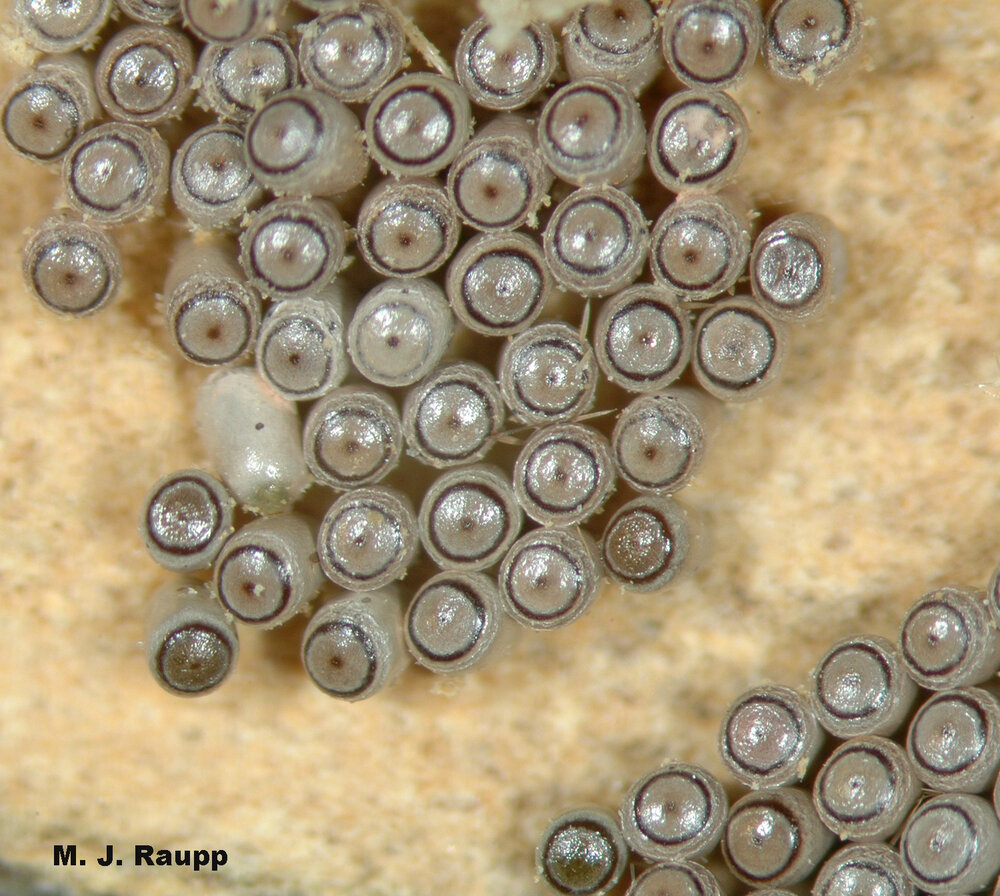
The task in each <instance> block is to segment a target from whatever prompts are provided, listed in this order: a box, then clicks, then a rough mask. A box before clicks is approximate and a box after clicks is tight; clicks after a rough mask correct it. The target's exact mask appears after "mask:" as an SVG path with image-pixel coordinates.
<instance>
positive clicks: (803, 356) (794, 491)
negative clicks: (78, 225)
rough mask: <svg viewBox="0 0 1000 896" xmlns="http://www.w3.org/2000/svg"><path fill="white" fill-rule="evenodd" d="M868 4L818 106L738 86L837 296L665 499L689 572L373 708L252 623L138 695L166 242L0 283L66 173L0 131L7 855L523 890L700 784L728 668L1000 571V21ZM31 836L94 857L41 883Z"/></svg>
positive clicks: (158, 231)
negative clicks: (47, 289)
mask: <svg viewBox="0 0 1000 896" xmlns="http://www.w3.org/2000/svg"><path fill="white" fill-rule="evenodd" d="M865 6H866V12H867V13H868V15H869V16H870V18H871V19H872V20H873V21H872V26H871V28H870V34H869V38H870V39H869V40H868V42H867V45H866V48H865V51H864V53H863V56H864V58H863V60H862V64H861V66H860V67H859V69H858V70H856V71H855V73H854V75H853V77H852V78H850V79H849V80H847V81H845V82H844V83H843V84H841V85H837V86H834V87H831V88H829V89H824V90H822V91H819V92H815V91H811V90H805V89H801V90H798V89H789V88H788V87H785V86H783V85H780V84H777V83H775V82H774V81H772V80H771V79H770V78H769V77H768V76H767V75H766V73H765V72H764V71H763V70H762V69H758V70H757V71H755V72H754V74H753V77H752V78H751V80H750V82H749V83H748V84H747V85H745V86H744V87H743V88H741V89H740V90H739V91H738V92H737V95H738V98H739V100H740V101H741V102H742V104H743V105H744V108H745V109H746V111H747V114H748V117H749V118H750V121H751V126H752V130H753V136H752V142H751V145H750V149H749V152H748V154H747V157H746V160H745V163H744V167H743V175H742V179H741V183H742V185H743V186H744V188H745V189H746V190H747V191H748V192H749V193H750V195H751V196H752V197H753V199H754V200H755V202H756V203H757V204H758V206H762V207H766V208H768V209H770V210H772V211H775V210H779V211H780V210H784V209H789V210H791V209H801V210H811V211H818V212H822V213H825V214H827V215H829V216H830V217H831V218H833V219H834V220H835V221H836V222H837V223H838V224H839V225H840V226H841V227H842V228H843V229H844V231H845V232H846V233H847V236H848V241H849V245H850V251H851V261H852V266H851V274H850V278H849V282H848V287H847V291H846V295H845V296H844V297H843V299H842V301H841V302H840V303H839V304H838V305H837V306H836V307H835V308H834V309H833V310H832V312H831V313H830V314H829V315H828V316H827V317H826V318H825V319H823V320H822V321H819V322H815V323H811V324H809V325H807V326H802V327H798V328H795V330H794V332H793V340H792V344H791V350H790V352H789V357H788V361H787V365H786V369H785V373H784V376H783V378H782V380H781V382H780V383H779V384H778V385H777V386H776V388H774V389H773V390H772V391H771V392H769V393H767V394H766V395H765V396H764V397H762V398H761V399H760V400H759V401H757V402H754V403H753V404H752V405H750V406H748V407H745V408H743V409H739V410H733V411H731V412H729V413H727V414H726V415H725V419H724V420H723V421H722V423H721V425H720V427H719V431H718V433H717V438H716V439H715V441H714V443H713V444H712V446H711V450H710V457H709V461H708V464H707V467H706V468H705V470H704V472H703V474H702V475H701V476H700V478H699V480H698V482H697V483H696V484H695V485H694V486H693V487H692V488H691V489H690V490H689V491H688V492H687V493H686V494H685V495H684V499H685V501H686V502H687V503H688V504H689V505H691V506H693V507H695V508H696V509H697V510H699V511H700V512H701V514H702V516H703V518H704V523H705V530H706V532H707V533H708V535H709V536H710V539H711V541H712V543H713V545H712V550H711V552H710V553H709V555H708V557H707V560H706V562H705V565H704V567H703V568H702V570H701V571H700V572H699V573H698V574H697V575H695V576H693V577H691V578H689V579H687V580H686V581H684V582H683V583H682V584H679V585H678V586H677V587H674V588H671V589H670V590H669V591H668V592H667V593H665V594H663V595H662V596H661V595H657V596H646V597H638V596H630V595H625V594H621V593H618V592H617V591H616V590H614V589H609V590H608V592H607V593H606V594H604V595H603V598H602V599H601V600H600V601H599V602H598V603H597V605H596V606H595V608H594V609H593V610H592V611H591V612H590V613H589V614H588V615H587V616H585V617H584V618H583V619H582V620H581V621H580V622H578V623H577V624H575V625H574V626H572V627H570V628H568V629H566V630H563V631H560V632H557V633H552V634H548V635H540V634H525V635H524V636H523V637H521V638H520V639H519V640H518V641H517V643H516V644H515V645H514V646H513V647H512V648H511V649H510V650H509V652H508V654H507V655H506V656H505V657H503V658H502V661H500V662H497V663H494V664H492V665H491V666H490V667H489V668H487V669H483V670H482V671H477V672H474V673H472V674H469V675H465V676H463V677H461V678H460V679H457V680H455V681H447V682H442V681H441V680H439V679H436V678H433V677H431V676H430V675H428V674H423V673H418V672H411V673H409V674H407V676H406V677H405V679H404V681H403V683H402V684H401V685H400V686H399V687H397V688H396V689H395V690H393V691H392V692H391V693H388V694H385V695H382V696H380V697H379V698H378V699H375V700H372V701H370V702H368V703H366V704H362V705H350V706H347V705H340V704H339V703H336V702H332V701H330V700H328V699H326V698H324V697H323V696H322V695H321V694H320V693H319V692H318V691H317V690H316V689H315V688H314V687H313V686H312V685H311V684H310V683H309V682H308V681H307V680H306V679H305V677H304V675H303V673H302V671H301V669H300V668H299V663H298V658H297V650H298V637H299V635H300V632H301V626H298V625H292V626H290V628H289V630H288V631H279V632H277V633H272V634H270V635H266V636H264V635H260V634H258V633H255V632H244V637H243V651H242V655H241V657H240V664H239V668H238V669H237V671H236V673H235V675H234V677H233V678H232V680H230V681H229V682H228V683H227V685H226V686H225V687H224V688H223V689H222V690H221V691H220V692H218V693H217V694H215V695H213V696H210V697H208V698H206V699H203V700H195V701H183V700H177V699H172V698H170V697H169V696H168V695H166V694H164V693H162V692H161V691H160V690H159V689H158V688H157V687H156V686H155V685H154V684H153V683H152V682H151V680H150V678H149V675H148V673H147V671H146V668H145V664H144V659H143V651H142V647H141V643H140V642H141V640H142V638H143V617H144V612H145V605H146V601H147V597H148V595H149V593H150V592H151V590H152V589H153V588H154V587H155V585H156V584H158V583H159V582H160V581H162V580H163V579H164V575H163V574H162V573H161V572H159V571H158V570H157V569H156V568H155V567H154V566H153V564H152V563H151V562H150V561H149V560H148V558H147V556H146V555H145V552H144V550H143V548H142V545H141V543H140V542H139V540H138V537H137V535H136V509H137V507H138V506H139V503H140V501H141V499H142V497H143V495H144V493H145V491H146V489H147V488H148V486H149V485H150V484H151V483H152V482H153V481H154V480H155V479H156V478H157V477H158V476H159V475H161V474H162V473H163V472H165V471H167V470H169V469H173V468H177V467H181V466H187V465H191V464H196V463H199V462H201V457H200V450H199V446H198V444H197V442H196V440H195V437H194V434H193V431H192V426H191V414H192V407H193V394H194V388H195V387H196V385H197V383H198V382H199V381H200V380H201V378H202V376H203V374H202V373H201V372H200V371H195V370H193V369H191V368H189V367H185V366H183V365H182V363H181V362H180V361H178V360H176V359H175V357H174V356H173V355H172V353H171V352H170V350H169V347H168V346H167V343H166V340H165V338H164V335H163V332H162V328H161V326H160V324H159V323H158V318H157V314H156V310H155V307H154V293H155V291H156V290H157V289H158V287H159V284H160V283H161V281H162V277H163V274H164V271H165V253H166V250H167V249H168V247H169V246H170V245H172V243H173V241H174V240H175V239H176V238H177V236H178V235H179V232H180V231H179V227H178V225H176V224H174V223H171V222H160V223H157V224H155V225H150V224H144V225H139V226H134V227H129V228H127V229H125V230H124V231H122V234H121V235H122V238H123V247H124V250H125V253H126V268H127V275H128V282H127V285H126V288H125V290H124V294H123V295H122V297H121V299H120V301H118V302H117V303H116V305H115V306H114V307H113V308H111V309H110V310H108V311H107V312H106V313H104V314H101V315H98V316H96V317H94V318H92V319H89V320H85V321H63V320H57V319H55V318H54V317H52V316H49V315H48V314H46V313H45V312H44V311H42V310H40V309H39V308H37V307H35V305H34V304H33V303H32V302H31V301H30V300H29V298H28V297H27V295H26V293H25V291H24V289H23V287H22V284H21V278H20V270H19V252H20V246H21V243H22V240H23V236H22V233H23V231H24V229H25V228H26V227H28V226H30V225H33V224H34V223H36V222H37V221H39V220H41V218H42V217H43V216H44V215H45V214H46V212H47V211H48V210H49V208H50V207H51V206H52V203H53V201H54V199H55V198H56V195H57V184H56V181H55V179H54V178H53V177H51V176H50V175H49V174H48V173H46V172H44V171H40V170H38V169H35V168H32V167H31V166H29V165H28V164H27V163H25V162H22V161H20V160H18V159H15V158H13V156H12V154H10V153H9V152H6V151H5V152H4V153H3V164H2V166H0V289H2V294H3V323H2V326H0V582H2V589H3V598H2V617H0V619H2V621H0V806H2V808H0V863H2V864H3V865H4V866H6V867H7V868H8V869H14V870H15V871H16V875H19V876H20V879H21V880H28V879H38V880H44V881H47V882H51V883H53V884H56V885H57V886H58V887H61V888H62V890H61V891H65V892H68V893H81V894H140V896H147V894H148V896H157V894H169V896H175V894H177V893H181V892H185V893H192V894H201V893H204V894H230V893H232V894H248V896H249V894H255V896H256V894H260V896H264V894H267V896H285V894H289V896H291V894H296V896H298V894H319V893H325V894H351V896H376V894H393V896H403V894H416V896H440V894H445V893H462V894H465V896H520V894H529V893H534V892H537V891H539V890H540V887H539V885H538V884H536V883H535V882H534V880H533V867H532V851H533V848H534V843H535V840H536V838H537V836H538V834H539V832H540V831H541V829H542V828H543V827H544V825H545V823H546V821H547V819H548V818H549V817H550V816H551V815H553V814H554V813H555V812H557V811H560V810H562V809H564V808H568V807H570V806H575V805H579V804H581V803H588V802H598V803H604V804H607V805H615V804H617V802H618V800H619V799H620V797H621V795H622V794H623V793H624V791H625V790H626V788H627V786H628V785H629V784H630V783H631V782H632V781H633V780H634V779H635V778H637V777H638V776H639V775H640V774H642V773H643V772H645V771H647V770H648V769H649V768H651V767H652V766H654V765H655V764H656V763H658V762H659V761H660V760H661V759H663V758H666V757H677V758H682V759H687V760H693V761H697V762H702V763H704V764H706V765H708V766H709V767H710V768H712V769H713V770H719V762H718V760H717V758H716V753H715V747H714V740H715V734H716V729H717V725H718V722H719V719H720V715H721V713H722V712H723V710H724V708H725V706H726V705H727V704H728V702H729V701H730V700H731V699H732V698H733V697H734V696H735V695H736V694H737V693H739V692H740V691H741V690H742V689H744V688H745V687H747V686H749V685H751V684H754V683H757V682H760V681H762V680H771V681H776V682H780V683H784V684H791V685H797V684H800V683H802V682H804V681H805V678H806V676H807V674H808V670H809V669H810V667H811V665H812V664H813V662H814V661H815V660H816V659H817V658H818V656H819V654H820V653H821V651H822V650H823V649H824V648H825V647H826V646H827V645H828V644H829V643H830V642H831V641H832V640H833V639H835V638H836V637H839V636H842V635H846V634H850V633H852V632H858V631H862V630H864V631H869V632H874V633H879V634H884V635H888V636H890V637H893V636H894V631H895V627H896V625H897V624H898V621H899V619H900V618H901V616H902V614H903V611H904V609H905V607H906V606H907V605H908V604H909V603H910V602H911V601H912V600H913V599H915V598H916V597H917V596H919V595H920V594H921V593H923V592H924V591H927V590H929V589H930V588H932V587H933V586H936V585H940V584H944V583H958V584H970V585H975V586H980V587H982V586H984V585H985V583H986V581H987V579H988V577H989V575H990V573H991V571H992V569H993V568H994V567H995V566H996V564H997V561H998V559H1000V551H998V543H997V542H998V537H997V535H998V531H1000V484H998V483H1000V475H998V473H1000V398H998V397H996V395H995V394H992V393H991V392H990V390H988V389H983V388H981V384H984V383H987V384H988V383H991V382H995V381H997V380H1000V368H998V363H997V357H998V351H1000V300H998V287H997V283H998V274H1000V216H998V214H997V209H998V208H1000V94H998V92H997V89H996V79H997V62H998V59H1000V6H995V5H993V4H989V3H982V2H979V0H951V2H947V3H930V2H927V0H867V2H866V4H865ZM443 8H444V4H435V6H434V7H433V8H431V7H428V8H427V10H426V11H418V13H417V21H418V22H419V23H420V24H421V25H422V26H423V27H424V28H425V30H427V31H428V32H431V33H434V32H438V33H442V34H444V38H443V39H442V44H443V46H444V47H445V50H446V54H447V53H450V51H451V47H453V45H454V42H455V40H456V37H457V31H454V30H452V28H453V26H454V27H455V28H457V26H458V24H459V22H457V21H454V19H455V15H454V10H450V9H449V10H448V11H447V17H446V18H440V17H441V16H442V10H443ZM470 17H471V13H470V12H466V13H464V14H463V15H462V16H461V17H460V18H461V20H462V22H464V21H467V20H468V19H469V18H470ZM435 22H436V23H437V24H436V25H435ZM8 70H11V69H10V68H9V67H8ZM53 843H76V844H78V847H79V850H80V853H81V855H83V856H92V857H93V858H91V860H90V861H88V865H87V867H86V868H75V869H66V868H60V869H55V868H53V867H52V846H53ZM108 843H114V844H116V845H117V846H118V847H119V848H120V849H125V850H130V849H131V847H132V845H133V844H136V843H149V844H154V845H155V846H156V847H157V848H170V849H174V848H209V849H212V848H216V849H226V850H227V851H228V853H229V864H228V865H227V866H226V868H224V869H223V870H221V871H219V872H218V873H215V874H212V873H210V872H206V871H202V872H200V873H198V874H197V875H195V874H193V873H191V872H190V871H188V870H186V869H133V868H129V867H128V865H129V864H130V863H129V862H128V861H126V865H125V866H124V867H122V868H111V869H101V868H99V867H97V865H96V861H94V859H96V857H97V855H98V854H102V853H103V850H104V847H105V844H108ZM126 858H128V857H126ZM7 874H8V877H10V875H11V872H9V871H8V872H7ZM0 879H2V878H0ZM13 879H14V878H13V877H10V880H13ZM13 887H14V884H13V883H10V882H8V888H9V889H13ZM61 891H60V892H61Z"/></svg>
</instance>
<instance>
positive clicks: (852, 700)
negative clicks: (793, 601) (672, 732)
mask: <svg viewBox="0 0 1000 896" xmlns="http://www.w3.org/2000/svg"><path fill="white" fill-rule="evenodd" d="M998 627H1000V570H998V571H997V573H995V574H994V576H993V580H992V582H991V583H990V586H989V589H988V591H987V592H983V591H977V590H975V589H968V588H952V587H948V588H941V589H938V590H936V591H932V592H930V593H928V594H925V595H923V596H922V597H921V598H919V599H918V600H917V601H916V602H915V603H914V604H913V605H912V606H911V607H910V609H909V611H908V613H907V614H906V617H905V619H904V620H903V623H902V625H901V626H900V630H899V637H898V639H897V642H896V643H895V644H893V643H891V642H890V641H888V640H887V639H885V638H882V637H877V636H873V635H858V636H854V637H849V638H844V639H842V640H841V641H838V642H837V643H836V644H834V645H833V646H832V647H831V648H830V649H829V650H827V651H826V653H825V654H824V655H823V657H822V658H821V659H820V661H819V663H818V664H817V665H816V667H815V668H814V669H813V672H812V676H811V679H810V682H809V687H808V690H807V691H805V692H799V691H796V690H793V689H791V688H787V687H779V686H774V685H762V686H759V687H755V688H751V689H749V690H748V691H746V692H745V693H744V694H742V695H741V696H740V697H738V698H737V699H736V700H735V701H734V702H733V703H732V705H731V706H730V707H729V709H728V710H727V712H726V714H725V716H724V717H723V720H722V725H721V726H720V731H719V740H718V748H719V752H720V755H721V757H722V761H723V763H724V765H725V766H726V768H727V769H728V770H729V771H730V772H731V774H732V775H733V777H734V778H735V779H736V780H737V781H738V782H739V784H740V785H742V787H744V788H748V791H744V793H743V794H742V795H741V796H740V797H739V799H736V800H735V801H734V802H733V803H732V804H731V805H730V802H729V799H728V798H727V796H726V792H725V791H724V790H723V788H722V786H721V785H720V783H719V782H718V781H717V780H716V779H715V778H714V777H713V776H712V775H711V774H710V773H709V772H707V771H706V770H705V769H703V768H700V767H698V766H695V765H690V764H688V763H684V762H668V763H666V764H664V765H663V766H661V767H660V768H658V769H655V770H654V771H652V772H650V773H648V774H646V775H644V776H643V777H642V778H640V779H639V780H638V781H637V782H636V783H635V784H634V785H633V786H632V787H631V788H630V789H629V791H628V793H627V794H626V795H625V797H624V799H623V801H622V805H621V809H620V810H619V813H618V815H617V817H615V816H614V815H613V814H611V813H609V812H607V811H605V810H603V809H596V808H587V809H578V810H574V811H571V812H568V813H565V814H564V815H561V816H560V817H559V818H557V819H556V820H554V821H553V822H552V823H551V824H550V826H549V828H548V829H547V830H546V832H545V833H544V835H543V837H542V839H541V844H540V845H539V847H538V853H537V866H538V873H539V875H540V876H541V877H542V879H543V880H545V881H546V882H547V883H549V884H550V885H551V886H552V887H553V888H554V889H556V890H557V891H559V892H562V893H574V894H581V896H584V894H586V896H597V894H605V893H608V892H609V891H610V890H612V889H613V888H614V887H615V886H617V884H618V882H619V881H620V880H621V879H622V878H623V876H624V874H625V871H626V869H627V868H628V867H629V865H630V863H631V864H632V865H633V868H634V871H635V873H636V875H637V876H636V877H635V879H634V880H633V882H632V884H631V886H630V887H629V889H628V891H627V892H628V896H652V894H656V896H679V894H687V893H692V892H696V893H701V894H703V896H710V894H711V896H720V894H722V893H723V892H725V890H723V889H721V888H720V883H719V881H718V880H716V877H715V875H714V874H713V873H712V872H711V871H710V870H709V866H711V865H712V864H713V863H714V862H715V860H716V858H717V856H718V855H719V853H721V858H722V859H723V860H724V861H725V864H726V866H727V867H728V870H729V871H730V872H731V873H732V874H733V875H735V876H736V877H737V878H738V879H739V880H740V881H742V882H743V883H744V884H746V885H748V886H750V887H752V888H754V892H760V893H764V892H766V893H768V894H771V896H778V894H781V896H787V894H788V893H789V892H790V891H788V890H783V889H774V888H776V887H798V885H801V884H803V883H804V882H809V881H811V887H812V889H811V892H812V894H814V896H858V894H862V893H864V894H874V893H878V894H882V896H914V894H915V893H918V892H920V893H931V894H958V893H978V892H982V891H989V892H993V893H1000V882H998V877H997V876H998V873H1000V819H998V817H997V813H998V812H1000V779H998V777H997V773H998V770H1000V681H998V675H997V673H998V670H1000V628H998ZM990 795H992V804H991V803H990V801H989V797H990ZM838 839H839V840H840V841H846V843H845V845H842V846H840V847H839V848H838V847H837V846H836V844H837V841H838ZM717 867H718V864H717V863H716V868H717ZM994 888H996V889H994ZM796 892H799V890H798V889H796ZM802 892H804V890H803V891H802Z"/></svg>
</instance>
